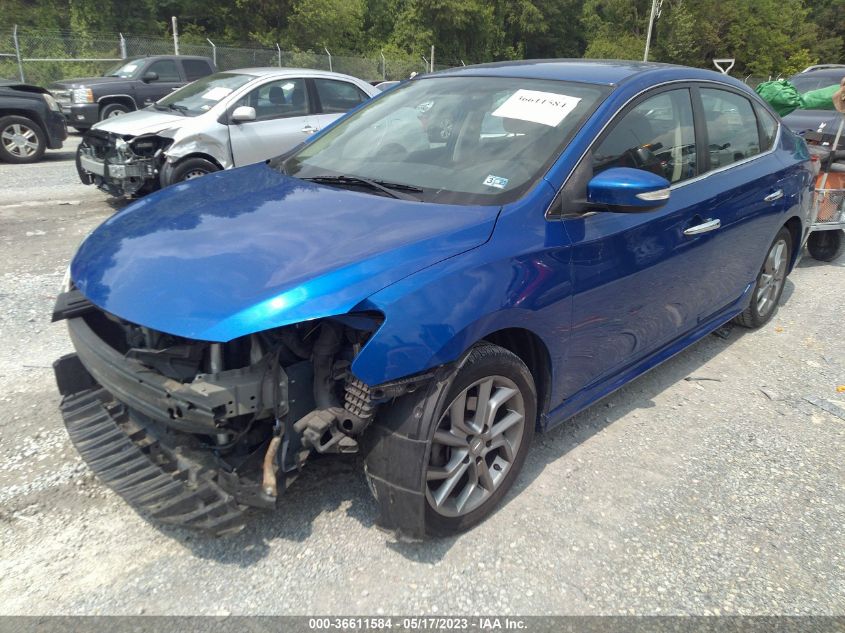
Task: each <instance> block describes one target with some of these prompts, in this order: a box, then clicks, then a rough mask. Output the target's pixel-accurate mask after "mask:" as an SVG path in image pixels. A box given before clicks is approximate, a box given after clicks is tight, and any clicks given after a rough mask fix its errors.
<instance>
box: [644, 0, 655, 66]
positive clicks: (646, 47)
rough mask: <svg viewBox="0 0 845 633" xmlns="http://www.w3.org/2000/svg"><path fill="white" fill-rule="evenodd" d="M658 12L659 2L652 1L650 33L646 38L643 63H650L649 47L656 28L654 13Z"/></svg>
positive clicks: (649, 17) (649, 21)
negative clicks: (653, 29) (653, 30)
mask: <svg viewBox="0 0 845 633" xmlns="http://www.w3.org/2000/svg"><path fill="white" fill-rule="evenodd" d="M656 10H657V0H651V14H650V15H649V16H648V33H647V34H646V36H645V53H644V54H643V61H644V62H647V61H648V47H649V46H651V29H652V27H653V26H654V12H655V11H656Z"/></svg>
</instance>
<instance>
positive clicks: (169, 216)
mask: <svg viewBox="0 0 845 633" xmlns="http://www.w3.org/2000/svg"><path fill="white" fill-rule="evenodd" d="M498 211H499V208H498V207H489V206H477V207H471V206H452V205H441V204H426V203H422V202H413V201H410V202H409V201H405V200H396V199H393V198H386V197H383V196H376V195H370V194H367V193H359V192H355V191H348V190H342V189H337V188H334V187H326V186H322V185H316V184H312V183H308V182H303V181H301V180H297V179H294V178H290V177H287V176H284V175H282V174H280V173H279V172H278V171H276V170H274V169H272V168H270V167H268V166H267V165H266V164H264V163H260V164H258V165H252V166H249V167H244V168H242V169H235V170H229V171H222V172H217V173H215V174H210V175H207V176H203V177H202V178H200V179H198V180H194V181H192V182H187V183H182V184H178V185H174V186H171V187H168V188H167V189H164V190H162V191H159V192H157V193H155V194H153V195H150V196H148V197H146V198H144V199H142V200H140V201H139V202H136V203H134V204H132V205H130V206H128V207H127V208H126V209H124V210H123V211H121V212H119V213H117V214H116V215H114V216H113V217H111V218H110V219H109V220H107V221H106V222H104V223H103V224H102V225H100V226H99V227H98V228H97V229H96V230H95V231H94V232H93V233H92V234H91V235H90V236H89V237H88V238H87V239H86V240H85V242H84V243H83V244H82V246H81V247H80V249H79V251H78V252H77V254H76V257H75V258H74V259H73V262H72V264H71V277H72V279H73V280H74V283H75V284H76V286H77V287H78V288H79V290H80V291H81V292H82V293H83V294H84V295H85V296H86V297H87V298H88V299H89V300H90V301H91V302H93V303H94V304H95V305H97V306H99V307H101V308H102V309H104V310H106V311H107V312H110V313H112V314H114V315H117V316H119V317H121V318H123V319H125V320H127V321H130V322H132V323H136V324H139V325H144V326H146V327H149V328H152V329H155V330H159V331H162V332H168V333H170V334H175V335H178V336H183V337H186V338H196V339H201V340H208V341H228V340H231V339H233V338H237V337H239V336H243V335H245V334H250V333H253V332H258V331H261V330H266V329H269V328H273V327H279V326H281V325H287V324H290V323H296V322H299V321H305V320H308V319H315V318H319V317H323V316H331V315H337V314H342V313H345V312H348V311H349V310H351V309H352V308H353V307H355V305H356V304H358V303H360V302H361V301H362V300H364V299H366V298H367V297H368V296H369V295H371V294H373V293H374V292H377V291H378V290H381V289H382V288H384V287H386V286H388V285H390V284H392V283H394V282H396V281H398V280H399V279H401V278H403V277H406V276H408V275H410V274H412V273H414V272H416V271H418V270H420V269H422V268H425V267H426V266H430V265H432V264H435V263H437V262H438V261H441V260H443V259H445V258H448V257H451V256H453V255H457V254H459V253H462V252H464V251H466V250H469V249H471V248H474V247H476V246H479V245H480V244H483V243H484V242H485V241H486V240H487V239H489V237H490V234H491V232H492V230H493V226H494V224H495V221H496V217H497V215H498Z"/></svg>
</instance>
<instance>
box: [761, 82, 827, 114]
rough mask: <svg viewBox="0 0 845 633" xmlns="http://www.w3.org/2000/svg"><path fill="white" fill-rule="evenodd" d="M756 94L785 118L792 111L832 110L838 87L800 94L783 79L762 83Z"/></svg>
mask: <svg viewBox="0 0 845 633" xmlns="http://www.w3.org/2000/svg"><path fill="white" fill-rule="evenodd" d="M755 90H756V91H757V94H758V95H760V97H761V98H762V99H763V100H764V101H766V102H767V103H768V104H769V105H771V106H772V107H773V108H774V110H775V112H777V113H778V114H779V115H781V116H786V115H787V114H789V113H790V112H792V111H793V110H798V109H801V110H834V109H835V108H834V107H833V94H834V93H835V92H836V91H837V90H839V85H838V84H837V85H834V86H828V87H827V88H819V89H818V90H810V91H809V92H805V93H804V94H800V93H799V92H798V90H796V89H795V86H793V85H792V84H791V83H789V82H788V81H786V80H785V79H779V80H777V81H764V82H763V83H761V84H760V85H759V86H757V88H755Z"/></svg>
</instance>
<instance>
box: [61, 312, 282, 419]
mask: <svg viewBox="0 0 845 633" xmlns="http://www.w3.org/2000/svg"><path fill="white" fill-rule="evenodd" d="M68 331H69V333H70V338H71V341H72V342H73V346H74V348H75V349H76V351H77V354H78V355H79V360H80V361H81V363H82V365H84V367H85V369H86V370H87V371H88V372H89V373H90V374H91V376H92V377H93V379H94V380H95V381H96V382H97V383H98V384H99V385H101V386H102V387H104V388H105V389H106V390H108V391H109V393H111V394H112V395H114V397H115V398H117V399H118V400H120V401H121V402H123V403H124V404H126V405H127V406H129V407H131V408H132V409H136V410H138V411H140V412H141V413H143V414H144V415H147V416H149V417H151V418H153V419H154V420H158V421H160V422H163V423H164V424H166V425H168V426H170V427H172V428H174V429H177V430H180V431H184V432H188V433H201V434H205V435H214V434H216V433H218V432H220V430H221V428H223V427H224V426H225V425H226V423H227V421H228V420H230V419H231V418H235V417H238V416H242V415H253V416H256V417H262V415H265V416H266V415H270V413H271V412H273V411H275V412H276V414H277V415H284V414H286V413H287V412H288V380H287V375H286V374H285V372H284V370H282V369H281V368H278V369H277V371H275V372H272V371H269V370H268V365H269V363H270V362H271V361H272V360H273V359H272V358H268V357H265V358H264V359H262V360H261V361H259V362H258V363H256V364H254V365H250V366H249V367H243V368H239V369H231V370H227V371H222V372H219V373H217V374H200V375H198V376H197V377H196V378H195V379H194V380H193V381H192V382H190V383H182V382H179V381H178V380H173V379H172V378H168V377H166V376H164V375H162V374H160V373H158V372H156V371H155V370H153V369H150V368H149V367H146V366H145V365H143V364H142V363H140V362H139V361H137V360H134V359H132V358H127V357H126V356H124V355H123V354H120V353H119V352H117V351H116V350H115V349H113V348H112V347H111V346H110V345H109V344H108V343H106V342H105V341H103V340H102V339H101V338H100V337H99V336H98V335H97V333H96V332H94V330H93V329H92V328H91V326H90V325H89V324H88V322H87V321H86V320H85V318H84V317H81V316H79V317H75V318H71V319H68ZM274 376H275V378H274ZM276 379H278V383H277V384H274V381H275V380H276ZM60 388H61V384H60ZM274 399H275V402H274Z"/></svg>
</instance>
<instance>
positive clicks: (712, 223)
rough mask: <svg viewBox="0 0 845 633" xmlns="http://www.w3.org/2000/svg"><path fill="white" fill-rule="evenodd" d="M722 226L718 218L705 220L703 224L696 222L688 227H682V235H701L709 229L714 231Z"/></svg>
mask: <svg viewBox="0 0 845 633" xmlns="http://www.w3.org/2000/svg"><path fill="white" fill-rule="evenodd" d="M720 226H722V221H721V220H720V219H719V218H716V219H715V220H707V222H705V223H704V224H696V225H695V226H691V227H689V228H688V229H684V235H701V234H702V233H707V232H709V231H715V230H716V229H718V228H719V227H720Z"/></svg>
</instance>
